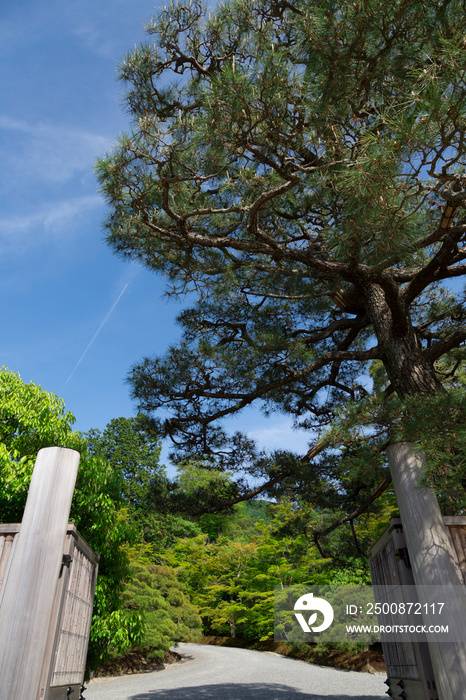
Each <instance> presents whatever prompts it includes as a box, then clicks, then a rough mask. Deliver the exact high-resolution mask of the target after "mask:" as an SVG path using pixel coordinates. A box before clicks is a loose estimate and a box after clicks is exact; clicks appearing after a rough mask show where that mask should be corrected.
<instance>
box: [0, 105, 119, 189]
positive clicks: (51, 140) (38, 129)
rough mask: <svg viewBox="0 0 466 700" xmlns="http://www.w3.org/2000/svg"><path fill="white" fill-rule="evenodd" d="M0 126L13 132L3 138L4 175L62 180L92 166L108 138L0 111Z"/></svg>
mask: <svg viewBox="0 0 466 700" xmlns="http://www.w3.org/2000/svg"><path fill="white" fill-rule="evenodd" d="M0 130H3V131H6V132H8V131H9V132H14V133H13V135H12V138H11V139H8V138H5V139H4V140H3V147H2V149H1V153H2V161H3V170H4V172H5V173H6V174H7V177H8V179H9V180H10V181H11V179H16V178H17V177H20V178H21V181H22V182H28V181H30V180H31V179H32V180H39V181H40V182H41V183H44V182H49V183H63V182H67V181H69V180H70V179H71V178H73V177H74V176H75V175H76V174H80V173H88V172H90V171H91V170H92V167H93V164H94V161H95V158H96V157H97V156H99V155H102V154H103V153H104V152H105V150H107V149H108V148H109V147H110V145H111V140H110V139H109V138H107V137H105V136H102V135H101V134H96V133H93V132H91V131H88V130H86V129H80V128H76V127H66V126H61V125H56V124H47V123H40V122H39V123H37V124H35V123H34V124H31V123H29V122H26V121H22V120H18V119H14V118H12V117H9V116H8V115H0Z"/></svg>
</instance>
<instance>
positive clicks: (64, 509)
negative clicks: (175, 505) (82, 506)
mask: <svg viewBox="0 0 466 700" xmlns="http://www.w3.org/2000/svg"><path fill="white" fill-rule="evenodd" d="M78 464H79V453H78V452H76V451H75V450H70V449H67V448H62V447H48V448H45V449H42V450H40V451H39V453H38V456H37V460H36V464H35V467H34V472H33V475H32V479H31V485H30V488H29V493H28V499H27V503H26V508H25V511H24V517H23V521H22V523H21V529H20V532H19V534H18V536H17V538H16V540H17V541H16V542H15V555H14V557H12V558H11V559H10V561H11V565H10V566H9V573H8V578H7V580H6V581H5V584H4V585H3V586H2V594H3V595H2V603H1V607H0V678H1V682H0V700H12V699H13V698H14V700H35V698H38V699H39V698H40V697H41V695H42V696H43V690H44V689H40V681H41V673H42V668H43V663H44V655H45V650H46V646H47V638H48V633H49V625H50V620H51V618H52V614H53V603H54V598H55V591H56V587H57V581H58V577H59V573H60V567H61V560H62V555H63V547H64V542H65V537H66V526H67V523H68V517H69V512H70V507H71V500H72V497H73V492H74V486H75V482H76V475H77V470H78Z"/></svg>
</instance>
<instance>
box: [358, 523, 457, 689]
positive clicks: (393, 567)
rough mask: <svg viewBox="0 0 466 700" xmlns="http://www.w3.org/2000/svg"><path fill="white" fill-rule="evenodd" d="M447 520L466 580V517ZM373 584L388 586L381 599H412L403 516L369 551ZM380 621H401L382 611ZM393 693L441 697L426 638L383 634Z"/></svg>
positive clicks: (389, 623)
mask: <svg viewBox="0 0 466 700" xmlns="http://www.w3.org/2000/svg"><path fill="white" fill-rule="evenodd" d="M443 521H444V524H445V525H446V526H447V531H448V533H449V537H450V540H451V543H452V545H453V551H454V555H455V557H456V563H457V565H458V567H459V568H460V569H461V572H462V575H463V579H464V582H465V583H466V517H464V516H454V517H453V516H452V517H444V518H443ZM369 564H370V569H371V578H372V584H373V585H374V586H381V587H383V588H385V587H387V589H389V590H390V596H391V597H390V600H387V601H382V600H380V601H378V602H388V603H392V602H398V603H401V602H404V603H407V602H413V601H412V600H410V601H405V600H403V599H402V596H403V588H402V587H403V586H410V587H411V588H410V590H411V591H413V590H414V586H415V581H414V577H413V573H412V570H411V565H410V560H409V553H408V549H407V546H406V540H405V537H404V534H403V527H402V523H401V519H400V518H392V519H391V520H390V526H389V527H388V529H387V530H386V531H385V532H384V533H383V535H382V536H381V538H380V539H379V540H378V542H376V544H375V545H374V546H373V547H372V549H371V551H370V555H369ZM379 623H380V624H384V625H393V624H400V620H398V619H395V616H393V615H391V614H390V613H388V614H386V615H380V618H379ZM382 647H383V652H384V657H385V664H386V667H387V673H388V679H387V685H389V691H390V696H391V697H393V698H398V697H399V698H405V700H439V694H438V690H437V688H436V683H435V678H434V671H433V668H432V662H431V657H430V653H429V648H428V645H427V639H426V640H425V641H424V642H419V641H416V642H414V640H411V639H406V638H405V639H404V640H402V641H401V640H400V641H397V642H392V641H390V642H388V641H387V639H384V635H382Z"/></svg>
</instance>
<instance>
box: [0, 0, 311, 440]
mask: <svg viewBox="0 0 466 700" xmlns="http://www.w3.org/2000/svg"><path fill="white" fill-rule="evenodd" d="M156 12H157V8H156V6H154V4H153V2H150V1H148V0H98V2H96V1H95V0H60V1H58V0H47V1H46V2H44V1H43V0H15V2H14V3H3V5H2V9H1V10H0V66H1V67H0V74H1V85H2V88H1V94H2V98H3V99H2V100H1V103H0V185H1V186H0V298H1V308H2V317H3V322H2V333H1V336H0V365H6V366H7V367H8V368H9V369H12V370H14V371H15V372H19V374H20V375H21V377H22V379H23V380H24V381H26V382H29V381H33V382H34V383H35V384H39V385H41V386H42V387H43V388H44V389H46V390H47V391H51V392H53V393H55V394H57V395H59V396H61V397H62V398H64V400H65V402H66V407H67V409H69V410H71V411H72V412H73V413H74V415H75V416H76V425H75V427H76V428H77V429H79V430H82V431H86V430H88V429H89V428H100V429H103V428H104V427H105V425H106V423H107V422H108V421H109V420H111V419H112V418H113V417H117V416H130V415H133V414H134V413H135V410H136V407H135V405H134V404H133V403H132V401H131V399H130V396H129V388H128V386H127V385H126V384H125V383H124V378H125V375H126V373H127V371H128V370H129V368H130V366H131V365H132V364H133V363H134V362H137V361H138V360H139V359H140V358H141V357H142V356H144V355H150V354H153V353H157V354H159V353H162V352H163V351H164V350H165V349H166V347H167V345H168V344H169V343H173V342H174V341H175V340H176V339H177V337H178V335H179V331H178V328H177V327H176V326H175V318H176V315H177V313H178V312H179V310H180V306H179V305H178V304H177V303H176V302H169V303H168V302H166V301H164V300H163V299H162V293H163V288H164V284H163V279H162V278H160V277H158V276H156V275H155V274H153V273H150V272H149V271H147V270H145V269H144V268H142V267H140V266H139V265H136V264H134V263H127V262H126V263H125V262H123V261H121V260H119V259H118V258H116V257H115V256H114V255H113V254H112V252H111V250H110V249H109V248H108V247H107V246H106V245H105V244H104V243H103V234H102V228H101V222H102V220H103V219H104V217H105V204H104V202H103V200H102V198H101V197H100V195H99V193H98V191H97V184H96V180H95V177H94V172H93V165H94V162H95V159H96V158H97V157H98V156H99V155H103V154H104V153H105V151H106V150H107V149H108V148H110V147H111V145H112V143H113V142H114V141H115V137H116V135H117V134H119V133H121V132H122V131H124V130H126V129H127V126H128V121H127V117H126V115H125V113H124V109H123V108H122V97H121V96H122V90H123V86H122V85H121V84H120V83H118V82H117V81H116V66H117V64H118V63H119V62H120V61H121V60H122V58H123V56H124V54H125V53H126V52H127V51H130V50H131V49H132V48H133V47H134V45H135V44H136V45H138V44H139V43H140V42H141V41H143V40H144V39H145V36H144V32H143V24H144V22H145V21H146V20H148V19H149V17H150V16H151V15H153V14H155V13H156ZM246 425H247V426H248V429H249V431H250V433H251V434H252V435H253V436H255V437H256V438H257V439H258V440H259V443H260V444H261V445H262V446H270V447H293V448H294V449H296V450H301V449H302V450H304V449H305V446H306V439H305V437H304V436H298V435H296V434H294V433H292V432H291V431H290V429H289V426H288V423H287V421H286V419H284V418H281V417H280V416H276V417H274V418H272V419H269V420H266V419H264V418H262V417H260V416H259V415H258V414H257V413H256V412H255V411H250V412H249V413H248V414H247V415H244V416H243V418H241V419H239V420H238V421H237V422H236V426H237V427H243V428H244V426H246Z"/></svg>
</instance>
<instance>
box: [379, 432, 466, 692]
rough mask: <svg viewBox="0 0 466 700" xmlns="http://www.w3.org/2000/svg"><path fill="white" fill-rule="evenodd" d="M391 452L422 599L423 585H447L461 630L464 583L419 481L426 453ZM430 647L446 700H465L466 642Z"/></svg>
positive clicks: (400, 446)
mask: <svg viewBox="0 0 466 700" xmlns="http://www.w3.org/2000/svg"><path fill="white" fill-rule="evenodd" d="M387 454H388V461H389V465H390V471H391V474H392V478H393V485H394V487H395V494H396V498H397V501H398V507H399V509H400V516H401V522H402V523H403V533H404V536H405V538H406V543H407V547H408V550H409V557H410V560H411V566H412V571H413V577H414V581H415V583H416V586H417V592H418V598H419V601H420V602H421V603H428V602H430V601H428V600H427V599H426V600H425V599H424V595H425V594H424V591H423V586H444V587H445V592H446V594H445V595H446V596H448V600H445V601H444V602H445V604H446V608H448V611H449V614H450V616H451V617H450V619H451V620H455V624H457V625H458V621H459V625H458V628H459V629H461V630H462V631H464V630H466V604H465V603H466V599H465V586H464V584H463V576H462V572H461V568H460V566H459V564H458V560H457V557H456V556H455V552H454V549H453V546H452V538H451V536H450V534H449V532H448V528H447V527H446V526H445V524H444V521H443V518H442V515H441V512H440V508H439V505H438V501H437V498H436V496H435V493H434V492H433V490H432V489H429V488H423V487H421V486H420V485H419V482H420V479H421V477H422V475H423V473H424V472H425V467H426V461H425V457H424V454H423V453H422V451H420V450H419V448H418V447H417V446H416V445H413V444H411V443H405V442H402V443H396V444H393V445H390V446H389V447H388V448H387ZM447 591H448V593H447ZM423 622H424V624H431V623H432V620H431V619H427V618H425V619H423ZM429 651H430V656H431V659H432V665H433V668H434V673H435V678H436V682H437V688H438V690H439V696H440V697H441V698H442V700H466V645H465V644H464V643H462V642H461V640H460V639H458V642H457V643H455V642H452V643H443V642H437V641H435V640H433V641H431V640H430V639H429Z"/></svg>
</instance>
